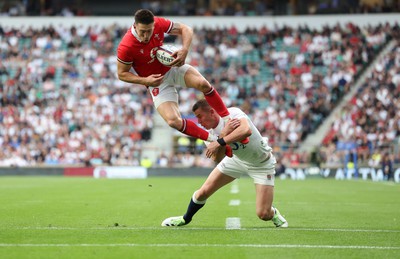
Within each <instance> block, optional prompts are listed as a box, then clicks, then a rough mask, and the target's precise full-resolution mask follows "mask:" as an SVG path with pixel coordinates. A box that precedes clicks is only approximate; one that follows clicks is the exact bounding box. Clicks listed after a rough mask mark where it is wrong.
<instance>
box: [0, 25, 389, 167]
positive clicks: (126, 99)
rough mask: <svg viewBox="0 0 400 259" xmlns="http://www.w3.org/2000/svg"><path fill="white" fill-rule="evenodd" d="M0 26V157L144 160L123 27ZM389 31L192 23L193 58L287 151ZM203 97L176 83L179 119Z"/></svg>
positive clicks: (138, 92)
mask: <svg viewBox="0 0 400 259" xmlns="http://www.w3.org/2000/svg"><path fill="white" fill-rule="evenodd" d="M0 31H2V32H3V33H2V34H1V35H0V36H1V38H0V49H1V52H0V56H1V61H0V83H1V92H0V97H1V98H0V102H1V106H0V123H1V124H2V127H1V129H0V144H1V145H2V146H4V147H6V148H3V149H2V150H1V151H0V165H35V164H43V163H44V164H77V163H85V164H131V165H138V164H139V163H140V158H141V157H140V156H141V147H142V146H143V144H144V143H145V142H146V141H147V140H149V139H150V138H151V130H150V129H151V128H152V125H153V118H152V114H153V113H154V108H153V106H152V102H151V98H150V96H149V95H148V93H147V92H146V89H145V88H143V87H142V86H131V85H129V84H125V83H123V82H121V81H119V80H118V79H117V78H116V61H115V60H116V56H115V49H116V46H117V44H118V42H119V39H120V37H121V35H122V34H123V33H124V31H125V29H124V28H119V27H117V26H110V27H101V26H94V27H89V28H87V29H84V28H80V27H77V28H76V27H71V28H67V27H62V26H60V27H57V28H54V27H47V28H43V29H41V30H36V29H25V30H19V29H16V28H13V29H11V30H6V31H4V30H3V29H2V30H0ZM391 33H392V31H391V28H390V27H388V26H387V25H386V26H380V27H377V28H375V27H369V28H363V29H361V28H358V27H357V26H355V25H352V24H349V25H348V26H346V27H340V26H336V27H333V28H327V27H326V28H324V29H323V30H322V31H312V30H310V29H308V28H298V29H294V28H289V27H282V28H277V29H275V30H268V29H267V28H263V29H260V30H258V31H257V30H253V29H252V30H250V29H249V30H247V31H245V32H243V33H238V32H237V30H236V32H235V28H229V29H224V30H213V29H207V28H195V37H196V38H195V40H194V43H193V48H192V52H191V55H190V57H189V59H188V63H190V64H192V65H193V66H195V67H196V68H198V69H199V70H200V72H202V73H203V74H204V75H205V76H206V77H207V79H209V80H210V82H211V83H212V84H213V85H214V86H215V87H216V88H217V89H218V90H219V92H220V93H221V95H222V97H223V99H224V101H225V103H226V104H227V106H231V105H232V106H233V105H238V106H241V108H242V109H243V110H245V111H246V112H247V113H248V114H250V116H251V117H252V119H253V121H254V122H255V124H256V126H257V127H258V128H259V129H260V131H261V132H262V133H263V134H265V135H268V136H269V139H270V144H271V145H272V146H273V147H274V150H275V152H276V153H277V155H278V156H279V155H281V156H283V155H284V152H285V151H287V150H290V152H292V151H291V150H292V148H295V147H297V146H299V145H300V143H301V141H302V140H303V139H304V138H305V137H306V136H307V135H308V134H310V133H312V132H314V131H315V129H316V128H317V127H318V126H319V125H320V123H321V121H323V120H324V118H325V117H326V116H328V115H329V113H330V111H331V110H332V109H333V108H334V107H335V105H336V104H337V103H338V102H339V101H340V99H341V98H342V97H343V96H344V95H345V94H346V93H347V92H348V90H349V88H350V87H351V83H352V82H354V80H355V78H357V77H358V75H359V74H360V72H362V71H363V70H364V69H365V67H366V66H368V64H369V63H370V62H371V61H372V60H373V58H374V57H375V56H376V55H377V53H378V52H379V51H380V49H381V48H382V46H383V45H384V44H385V43H386V42H387V38H388V37H390V35H391ZM170 40H171V41H174V39H173V38H172V39H170ZM209 53H213V54H209ZM198 96H199V95H198V92H197V91H194V90H192V89H183V90H181V93H180V107H181V113H182V115H183V116H185V117H187V118H193V117H191V116H192V115H191V114H190V107H191V106H192V104H193V103H194V101H195V100H196V98H197V97H198ZM160 152H161V151H160ZM304 159H306V158H304ZM299 162H307V161H304V160H303V161H299Z"/></svg>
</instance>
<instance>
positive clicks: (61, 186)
mask: <svg viewBox="0 0 400 259" xmlns="http://www.w3.org/2000/svg"><path fill="white" fill-rule="evenodd" d="M203 181H204V179H203V178H195V177H193V178H192V177H190V178H189V177H188V178H176V177H171V178H148V179H144V180H118V179H92V178H63V177H1V178H0V193H1V196H0V201H1V204H2V205H1V208H0V258H205V257H207V258H231V259H232V258H268V257H280V258H343V257H345V258H382V257H384V258H396V257H397V258H399V257H400V213H399V212H400V205H399V201H398V195H399V193H400V185H398V184H394V183H387V182H378V183H377V182H371V181H335V180H333V179H309V180H306V181H291V180H285V181H282V180H277V181H276V190H275V202H274V204H275V205H276V206H277V207H278V208H279V209H280V211H281V213H282V214H283V215H285V217H286V219H287V220H288V222H289V228H287V229H279V228H275V227H274V226H273V224H272V222H263V221H261V220H259V219H258V218H257V216H256V214H255V191H254V186H253V183H252V181H251V180H250V179H249V178H243V179H240V180H239V181H237V185H238V189H239V192H238V193H231V192H230V190H231V187H230V186H229V185H228V186H226V187H224V188H223V189H221V190H220V191H219V192H217V193H216V194H215V195H214V196H213V197H212V198H210V199H209V200H208V201H207V204H206V206H205V207H204V208H203V209H202V210H200V211H199V213H198V214H197V215H196V216H195V217H194V219H193V221H192V223H190V224H189V225H187V226H184V227H180V228H172V229H171V228H163V227H161V226H160V224H161V221H162V220H163V219H164V218H166V217H169V216H177V215H182V214H183V213H184V212H185V210H186V207H187V204H188V202H189V200H190V197H191V195H192V194H193V191H194V190H196V189H197V188H198V187H199V186H200V185H201V184H202V182H203ZM232 199H235V200H240V205H239V206H229V201H230V200H232ZM228 217H238V218H240V223H241V229H237V230H227V229H225V220H226V218H228Z"/></svg>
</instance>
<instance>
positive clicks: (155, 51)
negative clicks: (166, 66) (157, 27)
mask: <svg viewBox="0 0 400 259" xmlns="http://www.w3.org/2000/svg"><path fill="white" fill-rule="evenodd" d="M157 49H158V47H154V48H152V49H151V50H150V58H151V60H150V61H149V62H147V64H150V63H153V62H154V60H156V53H157Z"/></svg>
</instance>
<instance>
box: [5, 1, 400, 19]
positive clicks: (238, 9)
mask: <svg viewBox="0 0 400 259" xmlns="http://www.w3.org/2000/svg"><path fill="white" fill-rule="evenodd" d="M123 5H125V6H126V5H129V6H130V8H131V9H130V8H122V9H121V8H119V7H120V6H123ZM139 8H146V9H150V10H152V11H153V12H154V13H155V14H157V15H172V16H179V15H180V16H189V15H194V16H254V15H294V14H303V15H304V14H346V13H353V14H354V13H391V12H399V11H400V2H399V1H390V0H386V1H368V0H350V1H344V0H330V1H329V0H328V1H307V0H299V1H288V0H286V1H285V0H281V1H272V0H145V1H140V3H135V2H132V3H127V2H126V1H123V0H114V1H113V2H112V3H111V2H109V1H106V0H103V1H80V0H41V1H37V0H3V1H2V2H0V15H7V16H21V15H22V16H23V15H46V16H54V15H58V16H88V15H131V14H132V12H133V10H134V9H139Z"/></svg>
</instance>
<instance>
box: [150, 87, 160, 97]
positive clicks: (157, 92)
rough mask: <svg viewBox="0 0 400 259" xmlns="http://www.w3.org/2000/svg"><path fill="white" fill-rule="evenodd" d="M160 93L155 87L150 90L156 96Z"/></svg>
mask: <svg viewBox="0 0 400 259" xmlns="http://www.w3.org/2000/svg"><path fill="white" fill-rule="evenodd" d="M159 93H160V88H158V87H156V88H153V90H151V94H152V95H153V96H154V97H156V96H157V95H158V94H159Z"/></svg>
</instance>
